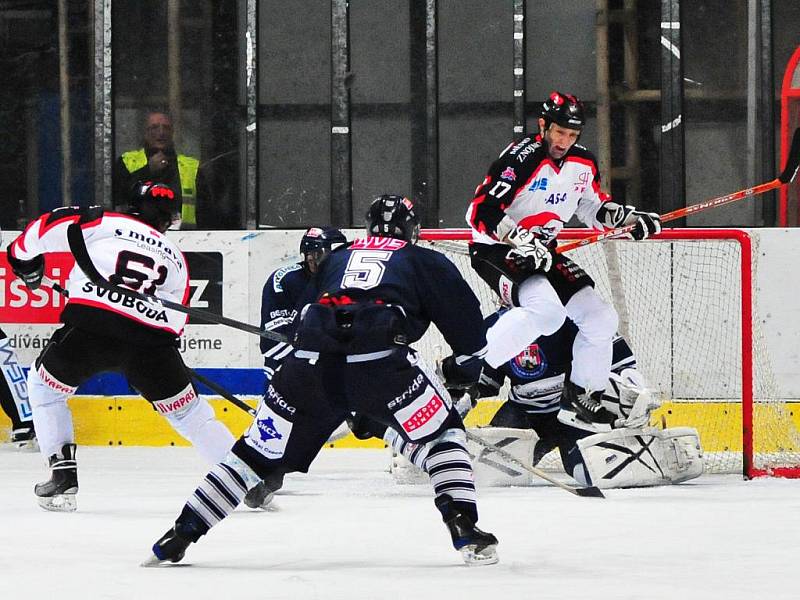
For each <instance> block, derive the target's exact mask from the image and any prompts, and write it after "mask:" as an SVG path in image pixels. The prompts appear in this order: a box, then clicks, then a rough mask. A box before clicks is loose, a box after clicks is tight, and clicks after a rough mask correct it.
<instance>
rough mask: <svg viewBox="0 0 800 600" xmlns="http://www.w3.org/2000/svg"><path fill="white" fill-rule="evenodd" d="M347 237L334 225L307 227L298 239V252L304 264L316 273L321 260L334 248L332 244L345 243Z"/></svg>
mask: <svg viewBox="0 0 800 600" xmlns="http://www.w3.org/2000/svg"><path fill="white" fill-rule="evenodd" d="M346 243H347V238H346V237H344V234H343V233H342V232H341V231H339V230H338V229H336V228H335V227H329V226H327V225H324V226H322V227H309V228H308V229H307V230H306V232H305V233H304V234H303V237H302V239H301V240H300V254H302V255H303V264H304V266H305V267H306V268H307V269H308V270H309V271H311V272H312V273H316V272H317V269H318V268H319V265H320V264H322V261H323V260H325V258H326V257H327V256H328V254H330V253H331V251H332V250H333V249H334V245H339V244H346Z"/></svg>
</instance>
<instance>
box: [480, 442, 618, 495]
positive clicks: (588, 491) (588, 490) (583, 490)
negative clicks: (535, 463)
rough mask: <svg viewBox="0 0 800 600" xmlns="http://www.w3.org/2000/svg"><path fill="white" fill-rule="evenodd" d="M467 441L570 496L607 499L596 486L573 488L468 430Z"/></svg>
mask: <svg viewBox="0 0 800 600" xmlns="http://www.w3.org/2000/svg"><path fill="white" fill-rule="evenodd" d="M467 439H468V440H470V441H472V442H475V443H476V444H478V445H479V446H481V447H482V448H483V449H484V450H487V451H489V452H495V453H496V454H498V455H499V456H501V457H502V458H504V459H505V460H507V461H508V462H510V463H512V464H515V465H517V466H518V467H521V468H523V469H525V470H526V471H528V472H529V473H533V474H534V475H536V476H537V477H538V478H539V479H544V480H545V481H547V482H549V483H552V484H553V485H555V486H557V487H560V488H561V489H562V490H566V491H568V492H569V493H570V494H575V495H576V496H581V497H582V498H605V495H604V494H603V492H601V491H600V488H598V487H595V486H589V487H573V486H571V485H568V484H566V483H563V482H561V481H559V480H558V479H556V478H555V477H551V476H550V475H548V474H547V473H545V472H544V471H542V470H541V469H537V468H536V467H532V466H530V465H527V464H525V463H524V462H522V461H521V460H519V459H518V458H516V457H515V456H514V455H513V454H510V453H508V452H506V451H505V450H503V449H502V448H499V447H498V446H495V445H494V444H490V443H489V442H487V441H486V440H484V439H483V438H482V437H480V436H477V435H475V434H474V433H472V432H471V431H469V430H467Z"/></svg>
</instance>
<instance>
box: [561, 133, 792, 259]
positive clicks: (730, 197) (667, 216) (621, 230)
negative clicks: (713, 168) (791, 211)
mask: <svg viewBox="0 0 800 600" xmlns="http://www.w3.org/2000/svg"><path fill="white" fill-rule="evenodd" d="M798 167H800V128H798V129H796V130H795V132H794V135H793V136H792V145H791V147H790V149H789V154H788V157H787V159H786V165H785V166H784V168H783V172H782V173H781V174H780V175H778V176H777V177H776V178H775V179H773V180H772V181H768V182H767V183H762V184H759V185H756V186H753V187H749V188H745V189H743V190H739V191H738V192H733V193H731V194H726V195H725V196H719V197H717V198H711V199H709V200H705V201H703V202H698V203H697V204H693V205H691V206H685V207H684V208H678V209H676V210H673V211H670V212H668V213H664V214H663V215H661V222H662V223H668V222H669V221H674V220H675V219H680V218H682V217H685V216H687V215H691V214H694V213H696V212H701V211H704V210H708V209H709V208H714V207H715V206H722V205H723V204H729V203H731V202H736V201H737V200H741V199H742V198H749V197H750V196H757V195H758V194H763V193H764V192H769V191H770V190H774V189H776V188H779V187H781V186H782V185H786V184H787V183H791V182H792V180H794V178H795V176H796V175H797V170H798ZM634 227H636V224H633V225H626V226H625V227H617V228H616V229H611V230H610V231H604V232H603V233H598V234H596V235H590V236H589V237H586V238H583V239H581V240H576V241H574V242H568V243H566V244H561V245H559V246H558V248H557V249H556V250H555V252H556V254H563V253H564V252H569V251H570V250H575V249H576V248H581V247H583V246H588V245H589V244H594V243H596V242H602V241H603V240H607V239H610V238H617V237H619V236H621V235H625V234H626V233H630V232H631V231H632V230H633V228H634Z"/></svg>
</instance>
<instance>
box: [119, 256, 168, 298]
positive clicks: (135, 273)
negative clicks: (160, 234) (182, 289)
mask: <svg viewBox="0 0 800 600" xmlns="http://www.w3.org/2000/svg"><path fill="white" fill-rule="evenodd" d="M132 263H133V264H134V265H138V266H141V267H144V268H145V269H147V271H148V272H147V273H145V272H142V271H139V270H137V269H134V268H132V267H131V264H132ZM167 273H168V271H167V267H165V266H164V265H158V267H156V261H155V260H153V259H152V258H151V257H149V256H145V255H144V254H138V253H136V252H130V251H129V250H123V251H122V252H120V253H119V254H118V255H117V266H116V268H115V269H114V274H113V275H112V276H111V277H109V278H108V280H109V281H110V282H111V283H113V284H114V285H124V286H127V287H129V288H131V289H133V290H138V289H139V288H140V287H142V284H143V283H144V282H146V281H148V280H149V279H152V280H153V282H152V283H151V284H150V285H148V286H147V287H146V288H145V289H144V290H142V291H143V292H144V293H145V294H151V295H152V294H154V293H155V291H156V287H157V286H159V285H161V284H162V283H164V282H165V281H166V280H167ZM153 274H155V277H153Z"/></svg>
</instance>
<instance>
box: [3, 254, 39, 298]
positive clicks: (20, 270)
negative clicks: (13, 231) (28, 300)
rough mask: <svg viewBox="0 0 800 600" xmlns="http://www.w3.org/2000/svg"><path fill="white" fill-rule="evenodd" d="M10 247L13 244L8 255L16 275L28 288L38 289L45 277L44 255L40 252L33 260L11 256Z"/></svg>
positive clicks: (9, 262)
mask: <svg viewBox="0 0 800 600" xmlns="http://www.w3.org/2000/svg"><path fill="white" fill-rule="evenodd" d="M10 248H11V246H9V251H7V252H6V256H7V258H8V264H9V265H11V270H12V271H13V272H14V275H16V276H17V277H19V278H20V279H21V280H22V282H23V283H24V284H25V285H26V286H27V287H28V289H31V290H38V289H39V286H40V285H42V278H43V277H44V256H42V255H41V254H39V255H38V256H36V257H34V258H32V259H31V260H20V259H18V258H15V257H13V256H11V252H10Z"/></svg>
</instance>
